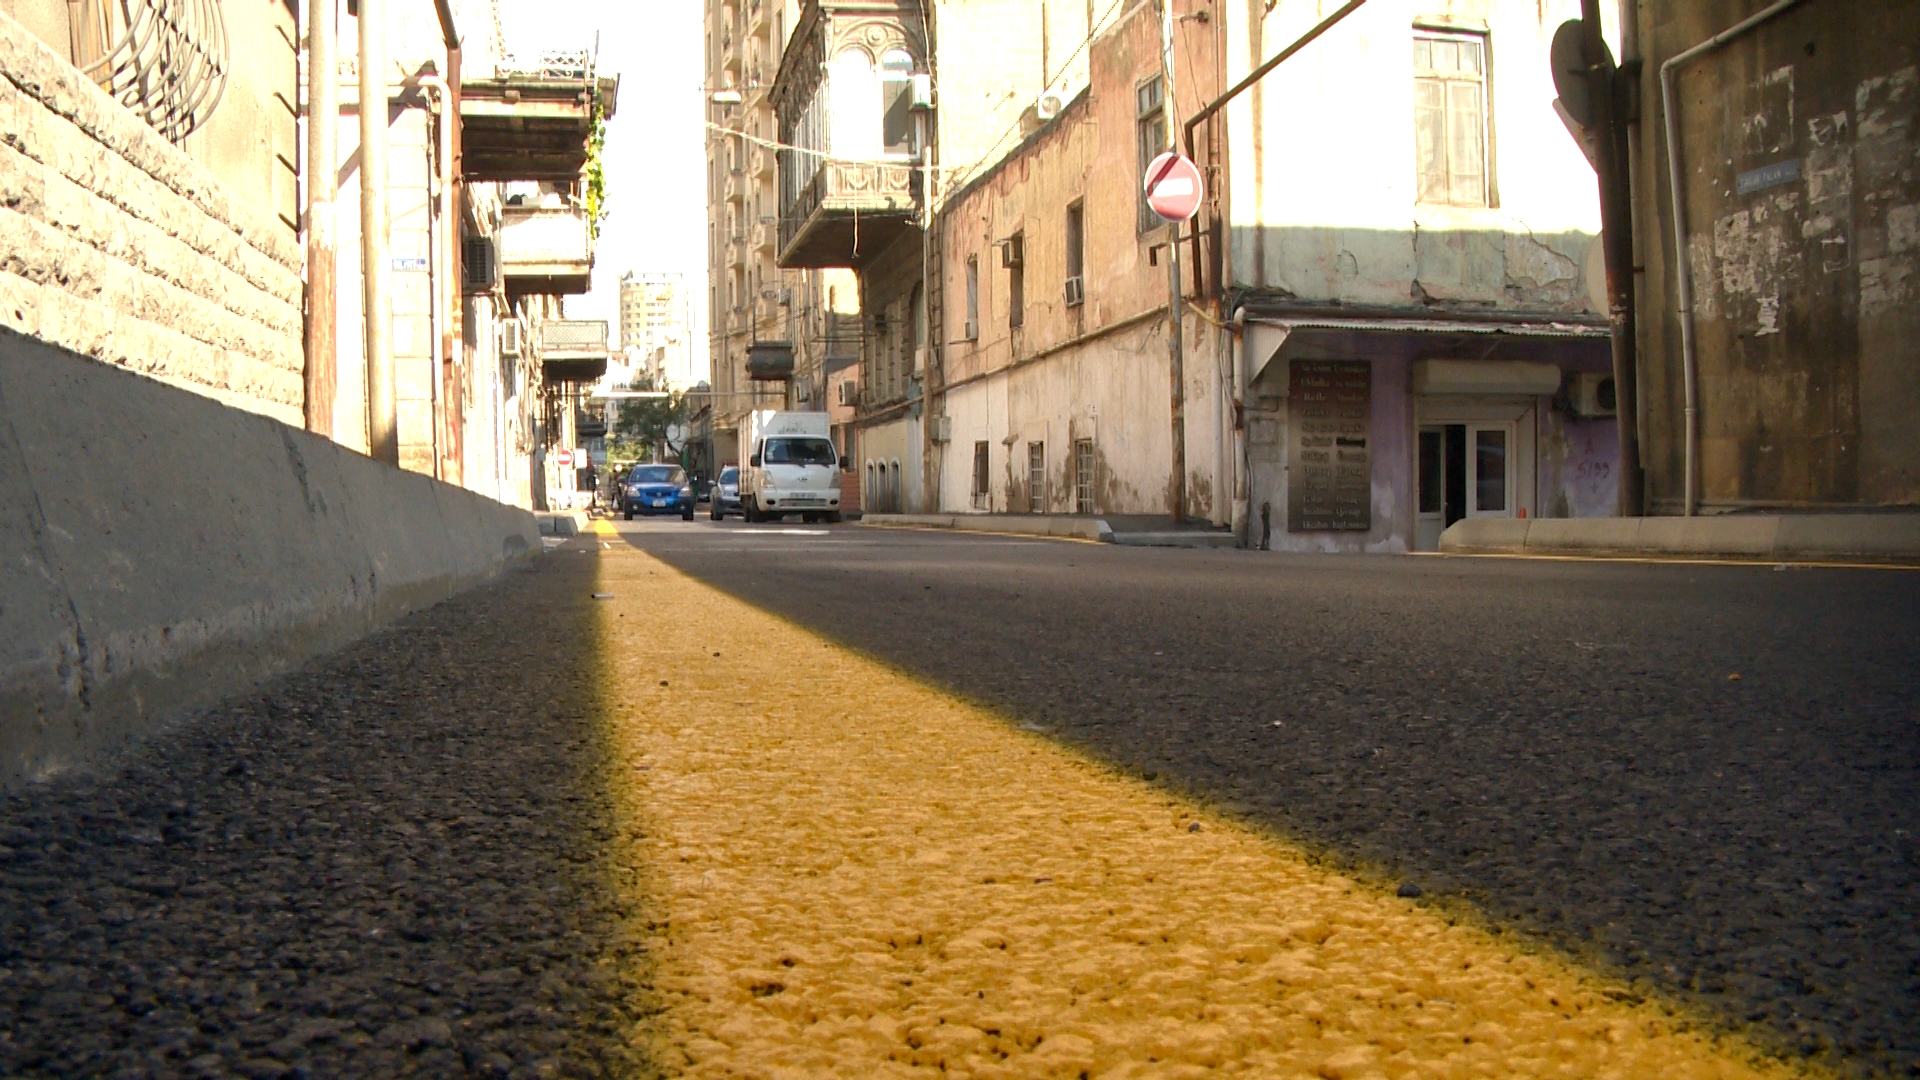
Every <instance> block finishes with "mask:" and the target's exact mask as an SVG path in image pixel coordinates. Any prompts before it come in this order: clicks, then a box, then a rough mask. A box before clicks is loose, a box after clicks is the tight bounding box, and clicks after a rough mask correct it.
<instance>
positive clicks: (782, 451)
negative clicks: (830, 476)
mask: <svg viewBox="0 0 1920 1080" xmlns="http://www.w3.org/2000/svg"><path fill="white" fill-rule="evenodd" d="M761 460H763V461H765V462H766V463H767V464H768V465H826V466H829V467H831V466H833V465H837V464H839V461H838V459H837V458H835V457H834V455H833V443H832V442H831V441H830V440H827V439H822V438H818V437H811V438H793V437H786V438H778V439H768V440H767V450H766V453H765V454H764V455H762V458H761Z"/></svg>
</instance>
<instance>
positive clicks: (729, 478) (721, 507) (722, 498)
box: [707, 465, 742, 521]
mask: <svg viewBox="0 0 1920 1080" xmlns="http://www.w3.org/2000/svg"><path fill="white" fill-rule="evenodd" d="M740 513H742V511H741V508H740V470H739V469H738V468H737V467H735V466H732V465H729V466H727V467H726V468H724V469H721V470H720V479H719V480H718V481H717V482H715V483H714V485H713V501H712V509H710V510H708V511H707V516H708V517H711V518H712V519H713V520H715V521H719V520H721V519H722V518H724V517H726V516H727V515H728V514H740Z"/></svg>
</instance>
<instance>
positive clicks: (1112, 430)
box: [938, 3, 1225, 517]
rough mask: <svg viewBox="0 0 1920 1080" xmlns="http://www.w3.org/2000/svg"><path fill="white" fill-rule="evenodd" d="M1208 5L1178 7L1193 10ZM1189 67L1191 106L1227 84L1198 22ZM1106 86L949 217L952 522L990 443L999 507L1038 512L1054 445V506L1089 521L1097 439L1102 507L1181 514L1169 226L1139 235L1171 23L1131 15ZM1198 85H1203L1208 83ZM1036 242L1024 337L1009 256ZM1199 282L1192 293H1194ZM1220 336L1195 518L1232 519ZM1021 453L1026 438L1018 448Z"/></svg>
mask: <svg viewBox="0 0 1920 1080" xmlns="http://www.w3.org/2000/svg"><path fill="white" fill-rule="evenodd" d="M1192 6H1193V5H1189V4H1184V3H1183V4H1176V6H1175V11H1176V13H1180V12H1184V11H1186V10H1188V9H1189V8H1190V7H1192ZM1180 26H1181V30H1180V31H1179V34H1180V42H1179V46H1178V52H1179V55H1180V56H1181V57H1182V58H1183V62H1185V63H1189V64H1190V65H1191V66H1192V68H1193V69H1194V70H1192V71H1190V72H1189V73H1188V74H1187V75H1186V76H1185V79H1186V81H1185V83H1184V84H1177V85H1182V87H1183V89H1182V90H1181V92H1180V99H1181V101H1182V102H1183V103H1185V102H1187V101H1188V99H1189V98H1192V99H1194V100H1199V99H1200V98H1201V97H1202V96H1204V95H1205V94H1206V93H1207V91H1208V90H1209V88H1210V87H1211V83H1212V80H1211V77H1210V76H1208V75H1206V74H1205V73H1206V72H1208V71H1210V70H1211V67H1210V63H1211V57H1212V55H1213V51H1212V40H1213V36H1212V33H1211V31H1210V30H1209V29H1208V28H1207V26H1206V24H1201V23H1198V22H1196V21H1193V20H1186V21H1183V22H1181V23H1180ZM1089 54H1090V55H1089V58H1088V60H1087V64H1088V72H1089V79H1090V83H1089V85H1088V89H1087V91H1086V93H1085V94H1083V95H1081V96H1080V97H1078V98H1076V99H1074V100H1073V101H1072V102H1071V103H1069V104H1068V106H1067V108H1066V109H1065V110H1064V111H1063V112H1062V113H1061V114H1060V115H1059V116H1058V117H1056V118H1055V119H1054V120H1053V121H1052V122H1050V123H1049V124H1047V125H1046V126H1044V127H1042V128H1039V129H1037V130H1036V131H1034V132H1033V133H1032V134H1031V135H1030V136H1029V137H1028V138H1027V139H1026V140H1025V141H1024V142H1023V143H1022V144H1021V145H1020V146H1019V147H1018V148H1017V149H1016V150H1015V151H1014V152H1013V153H1012V154H1010V155H1008V157H1007V158H1006V160H1005V161H1003V162H1001V163H1000V165H999V166H998V167H997V168H996V169H995V170H994V171H992V172H990V173H987V174H985V175H983V176H982V177H980V178H978V179H977V180H976V181H975V182H974V183H972V184H970V185H969V186H967V187H966V188H964V189H962V190H961V191H959V192H957V193H956V194H955V196H954V198H953V201H952V202H951V203H950V204H949V206H948V209H947V212H946V213H945V214H944V215H943V218H942V227H943V229H944V230H945V232H944V236H943V244H942V250H943V254H944V257H945V258H944V270H945V273H944V275H943V278H944V280H943V284H944V287H945V294H944V297H943V307H944V310H945V312H946V326H947V328H948V334H947V341H946V343H945V358H946V360H945V373H946V378H947V381H948V383H949V385H951V386H952V387H953V389H952V390H950V391H949V392H948V393H947V394H946V395H945V398H944V408H945V410H946V413H947V415H948V416H950V417H952V418H953V440H952V442H951V443H950V444H948V445H947V446H946V447H945V449H944V451H943V452H944V455H945V457H944V459H943V461H944V467H943V470H942V472H941V478H940V498H939V507H938V509H940V510H942V511H947V512H966V511H967V510H969V509H973V508H975V504H974V500H973V498H972V484H973V453H974V444H975V442H977V441H985V442H987V443H988V453H989V459H990V463H991V464H990V474H991V477H992V479H991V484H990V487H991V491H992V497H991V500H990V505H989V506H988V507H985V508H982V509H991V510H993V511H994V512H1000V513H1006V512H1013V513H1027V512H1028V511H1029V507H1030V503H1029V500H1028V488H1029V486H1030V484H1029V481H1028V476H1027V471H1028V470H1027V444H1028V443H1029V442H1044V443H1045V444H1046V461H1047V464H1046V471H1047V476H1048V479H1047V492H1046V497H1045V503H1046V509H1047V511H1048V512H1051V513H1072V512H1073V510H1074V479H1075V477H1074V472H1073V464H1072V449H1073V443H1074V441H1075V440H1077V439H1083V438H1090V439H1092V440H1093V444H1094V454H1095V458H1096V464H1095V473H1096V482H1095V488H1096V491H1095V498H1094V506H1095V510H1096V511H1097V512H1099V513H1103V514H1164V513H1167V512H1168V511H1169V510H1170V508H1171V502H1170V499H1171V488H1172V483H1171V476H1172V456H1171V447H1172V430H1171V422H1170V409H1171V403H1170V401H1169V397H1170V392H1169V391H1170V388H1169V383H1168V375H1167V373H1168V355H1167V328H1166V315H1165V308H1166V303H1167V277H1166V266H1165V264H1164V262H1162V263H1160V264H1158V265H1155V262H1154V259H1153V257H1152V252H1153V249H1154V248H1155V247H1156V246H1159V247H1160V251H1161V253H1162V254H1164V251H1165V248H1164V244H1165V242H1166V236H1167V229H1166V228H1165V226H1163V225H1156V226H1153V227H1151V228H1148V229H1145V230H1142V229H1141V228H1140V227H1139V217H1138V207H1139V195H1138V188H1139V182H1140V177H1139V172H1140V166H1139V160H1138V153H1139V151H1138V143H1137V135H1136V123H1135V122H1136V112H1135V94H1134V91H1135V89H1136V87H1138V86H1139V85H1140V84H1141V83H1142V82H1144V81H1146V80H1147V79H1150V78H1152V77H1154V76H1155V75H1157V74H1159V72H1160V70H1161V57H1160V20H1159V16H1158V15H1157V14H1156V13H1155V12H1154V10H1153V8H1152V6H1151V5H1145V4H1142V5H1137V6H1134V7H1132V8H1130V9H1129V10H1128V11H1127V12H1126V13H1125V14H1124V15H1122V16H1121V17H1120V19H1119V21H1118V22H1117V23H1114V24H1112V25H1110V26H1109V27H1107V28H1106V29H1105V30H1103V31H1102V32H1101V34H1100V35H1099V37H1098V38H1097V39H1096V40H1095V41H1094V43H1093V45H1092V47H1091V49H1090V50H1089ZM1195 72H1198V74H1196V73H1195ZM1070 207H1078V208H1079V210H1080V212H1081V215H1082V216H1081V220H1082V223H1083V225H1082V234H1081V235H1082V255H1083V258H1082V265H1081V268H1080V269H1081V279H1082V284H1083V293H1084V302H1081V303H1076V304H1069V303H1068V302H1067V292H1066V287H1067V280H1068V276H1069V274H1068V271H1069V259H1068V231H1067V219H1068V213H1069V208H1070ZM1015 235H1020V236H1021V237H1022V238H1023V259H1022V265H1021V269H1020V275H1021V279H1022V285H1023V289H1022V291H1023V293H1024V303H1023V304H1022V307H1021V315H1022V319H1021V323H1020V325H1018V326H1015V325H1013V323H1012V319H1011V317H1010V316H1011V313H1012V279H1013V272H1012V271H1011V270H1009V269H1008V268H1007V267H1005V266H1003V265H1002V258H1001V249H1000V245H1001V244H1002V243H1003V242H1004V241H1006V240H1007V239H1009V238H1010V237H1013V236H1015ZM970 259H972V260H977V266H978V269H979V277H978V284H979V302H978V319H977V329H978V333H977V335H976V337H974V338H973V339H967V338H965V337H964V336H963V327H964V323H965V322H966V310H967V265H968V261H969V260H970ZM1189 280H1190V279H1189ZM1217 351H1218V343H1217V340H1216V338H1215V336H1214V334H1213V333H1212V331H1211V330H1210V329H1208V328H1207V327H1206V326H1205V324H1204V323H1202V322H1201V321H1200V320H1199V319H1198V318H1193V317H1190V318H1189V320H1188V323H1187V352H1186V375H1187V378H1186V384H1187V390H1186V410H1187V493H1188V499H1187V505H1188V510H1189V512H1190V513H1192V514H1194V515H1195V516H1197V517H1206V516H1209V515H1210V514H1213V513H1215V512H1216V510H1217V508H1218V500H1217V499H1216V497H1215V496H1216V491H1217V489H1219V488H1222V487H1224V486H1225V484H1224V481H1217V480H1216V476H1217V475H1218V474H1219V473H1220V472H1221V465H1222V462H1221V457H1222V452H1221V450H1220V443H1221V440H1222V438H1223V436H1222V433H1221V429H1220V425H1221V414H1222V409H1221V407H1220V398H1221V380H1220V377H1219V373H1220V365H1219V364H1217V363H1216V360H1217V359H1218V357H1217ZM1008 440H1011V444H1009V442H1008Z"/></svg>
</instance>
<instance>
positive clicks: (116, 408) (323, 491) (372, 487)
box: [0, 328, 540, 785]
mask: <svg viewBox="0 0 1920 1080" xmlns="http://www.w3.org/2000/svg"><path fill="white" fill-rule="evenodd" d="M0 507H4V508H5V512H4V513H0V559H4V563H0V567H3V568H0V785H11V784H14V783H17V782H20V781H22V780H27V779H33V778H39V777H45V776H49V775H51V774H54V773H57V772H59V771H61V770H63V769H67V768H70V767H72V766H74V765H77V764H80V763H83V762H85V761H87V760H88V759H90V758H92V757H95V756H96V755H98V754H100V753H102V752H103V751H107V750H110V749H112V748H113V747H115V746H117V745H119V744H121V743H124V742H125V741H126V740H127V739H129V738H132V737H135V736H138V735H140V734H142V733H144V732H146V731H149V730H151V729H152V728H153V727H154V726H155V725H157V724H159V723H162V722H164V721H166V720H168V719H170V718H172V717H174V716H177V715H180V714H183V713H185V712H189V711H191V710H193V709H195V708H200V707H204V706H205V705H208V704H211V703H213V702H215V701H218V700H219V699H221V698H223V697H226V696H229V695H231V694H234V693H237V692H240V691H243V690H246V689H248V688H250V687H252V686H254V685H256V684H257V683H259V682H260V681H261V680H263V679H266V678H269V677H271V676H273V675H275V674H278V673H280V672H284V671H287V670H289V669H291V668H293V667H296V666H298V665H299V664H300V663H302V662H304V661H306V660H307V659H309V658H311V657H313V656H316V655H318V654H320V653H323V652H326V651H328V650H331V649H334V648H337V647H339V646H340V645H343V644H345V643H346V642H348V641H351V640H353V639H354V638H357V637H359V636H361V635H363V634H365V633H367V632H368V631H370V630H373V629H374V628H376V627H378V626H380V625H382V624H384V623H386V622H388V621H390V620H392V619H394V618H396V617H398V616H400V615H403V614H405V613H407V612H409V611H412V610H414V609H416V608H420V607H423V606H426V605H430V604H433V603H437V602H439V601H440V600H443V599H446V598H447V597H450V596H452V595H454V594H456V593H458V592H460V591H462V590H464V589H466V588H468V587H470V586H472V585H475V584H478V583H480V582H482V581H485V580H487V579H488V578H490V577H492V576H494V575H495V574H498V573H499V572H500V571H501V570H502V569H503V568H504V567H506V566H507V565H509V564H511V563H514V562H515V561H517V560H520V559H523V558H527V557H530V556H532V555H534V554H536V553H538V551H539V550H540V538H539V533H538V531H537V530H536V528H535V525H534V520H533V516H532V515H531V514H529V513H527V512H525V511H523V510H518V509H515V508H513V507H508V506H503V505H501V504H499V503H496V502H494V501H492V500H491V499H487V498H485V497H484V496H480V495H476V494H473V493H472V492H469V491H465V490H462V489H460V488H456V487H453V486H451V485H448V484H443V483H440V482H438V481H435V480H432V479H430V478H428V477H424V476H419V475H416V474H413V473H405V472H401V471H399V470H396V469H393V468H391V467H389V466H386V465H381V464H377V463H375V462H373V461H371V460H369V459H367V458H365V457H362V456H361V455H359V454H356V453H354V452H352V451H350V450H345V449H342V448H340V447H338V446H336V445H334V444H333V443H332V442H330V441H328V440H326V439H322V438H318V437H316V436H313V435H309V434H307V433H306V432H303V431H300V430H297V429H294V428H290V427H288V426H286V425H285V424H282V423H280V422H278V421H275V420H272V419H269V418H267V417H263V416H259V415H255V414H252V413H248V412H244V411H241V410H239V409H235V408H231V407H228V406H225V405H221V404H219V403H218V402H215V401H213V400H210V399H208V398H205V397H201V396H199V395H197V394H192V393H188V392H186V391H182V390H177V389H174V388H172V387H169V386H165V385H163V384H161V383H158V382H156V381H154V380H152V379H148V378H145V377H142V376H139V375H135V374H132V373H129V372H126V371H123V370H120V369H118V368H115V367H112V366H109V365H106V364H102V363H100V362H97V361H94V360H90V359H87V358H85V357H81V356H77V355H75V354H73V353H69V352H66V351H64V350H61V349H57V348H54V347H52V346H50V345H47V344H46V343H44V342H42V341H39V340H38V339H35V338H30V337H24V336H22V335H20V334H17V333H14V332H13V331H10V330H6V329H4V328H0Z"/></svg>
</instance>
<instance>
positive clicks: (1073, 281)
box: [1067, 277, 1087, 307]
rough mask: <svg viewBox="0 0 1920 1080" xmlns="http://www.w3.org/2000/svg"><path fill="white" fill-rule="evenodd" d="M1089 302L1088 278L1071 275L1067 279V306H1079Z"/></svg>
mask: <svg viewBox="0 0 1920 1080" xmlns="http://www.w3.org/2000/svg"><path fill="white" fill-rule="evenodd" d="M1086 302H1087V280H1086V279H1085V278H1077V277H1070V278H1068V279H1067V306H1068V307H1079V306H1080V305H1081V304H1084V303H1086Z"/></svg>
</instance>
